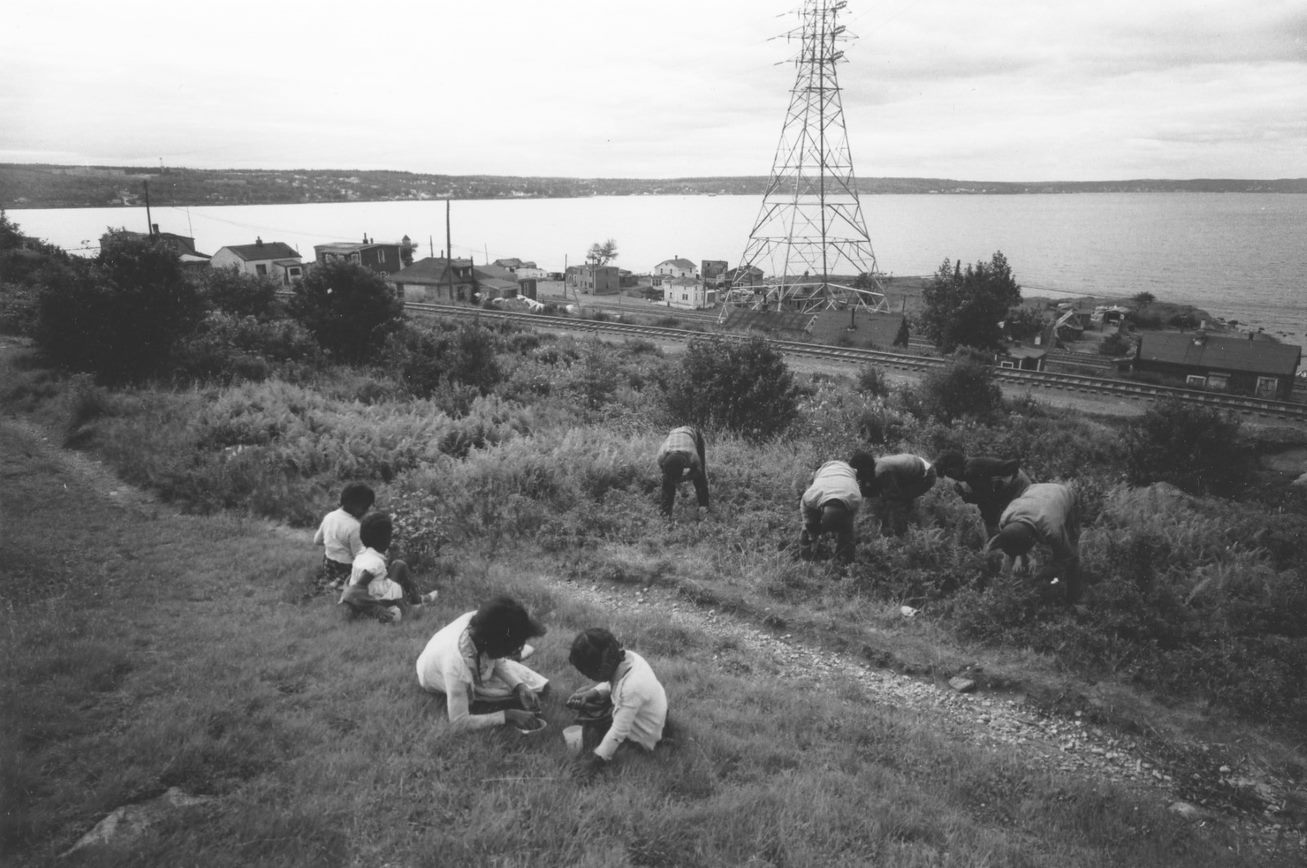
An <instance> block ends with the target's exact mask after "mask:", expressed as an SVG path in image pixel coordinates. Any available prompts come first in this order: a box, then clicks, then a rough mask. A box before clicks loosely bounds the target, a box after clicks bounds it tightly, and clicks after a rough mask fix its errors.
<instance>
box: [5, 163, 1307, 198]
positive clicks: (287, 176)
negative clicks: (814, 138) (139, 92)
mask: <svg viewBox="0 0 1307 868" xmlns="http://www.w3.org/2000/svg"><path fill="white" fill-rule="evenodd" d="M147 182H148V187H149V195H150V199H151V201H152V202H154V203H156V204H161V205H282V204H299V203H310V202H377V201H395V200H423V199H511V198H523V199H546V198H572V197H578V196H656V195H759V196H760V195H762V193H763V191H764V190H765V189H766V185H767V177H766V176H763V175H745V176H734V177H703V178H660V179H648V178H531V177H519V176H511V175H429V174H420V173H416V172H394V171H363V170H340V169H289V170H273V169H255V170H238V169H188V168H173V167H158V168H154V167H125V166H59V165H46V164H35V163H33V164H21V163H0V207H3V208H102V207H110V206H115V205H121V206H128V207H137V206H140V205H142V204H144V201H145V191H146V186H147ZM858 189H859V191H860V192H861V193H864V194H869V195H874V194H878V193H894V194H904V193H921V194H930V193H937V194H938V193H950V194H968V193H972V194H976V193H986V194H1020V193H1133V192H1200V193H1307V178H1290V179H1278V180H1270V181H1265V180H1263V181H1258V180H1237V179H1196V180H1183V181H1172V180H1148V179H1143V180H1128V181H1079V182H1071V181H1039V182H997V181H959V180H953V179H949V178H861V179H859V181H858Z"/></svg>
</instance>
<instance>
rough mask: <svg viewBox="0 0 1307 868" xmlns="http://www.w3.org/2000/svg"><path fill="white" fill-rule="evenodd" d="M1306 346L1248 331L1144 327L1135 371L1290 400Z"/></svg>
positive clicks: (1194, 383)
mask: <svg viewBox="0 0 1307 868" xmlns="http://www.w3.org/2000/svg"><path fill="white" fill-rule="evenodd" d="M1301 361H1302V347H1300V346H1296V345H1294V344H1281V343H1277V342H1275V341H1272V340H1267V339H1260V340H1259V339H1257V335H1254V334H1249V335H1247V336H1246V337H1244V336H1234V335H1217V334H1209V333H1207V332H1204V331H1196V332H1187V333H1185V332H1143V333H1142V334H1141V335H1140V337H1139V347H1138V349H1137V350H1136V351H1135V359H1134V370H1135V371H1136V372H1148V373H1155V374H1160V375H1161V376H1162V377H1163V378H1164V379H1170V380H1175V381H1177V383H1179V382H1183V384H1184V385H1186V386H1190V387H1197V388H1200V389H1215V390H1218V391H1222V392H1234V393H1237V394H1244V395H1256V396H1257V397H1259V398H1274V399H1279V400H1281V401H1287V400H1289V396H1290V394H1291V393H1292V392H1293V378H1294V373H1295V372H1296V371H1297V369H1298V365H1299V363H1300V362H1301Z"/></svg>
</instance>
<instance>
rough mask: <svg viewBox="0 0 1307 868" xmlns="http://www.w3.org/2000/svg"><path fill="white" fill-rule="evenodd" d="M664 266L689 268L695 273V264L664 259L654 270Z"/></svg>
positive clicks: (682, 260)
mask: <svg viewBox="0 0 1307 868" xmlns="http://www.w3.org/2000/svg"><path fill="white" fill-rule="evenodd" d="M664 265H671V266H674V267H676V268H688V269H690V270H691V271H694V263H693V262H691V261H690V260H688V259H680V258H677V259H664V260H663V261H662V262H660V263H658V264H657V265H655V266H654V268H662V267H663V266H664Z"/></svg>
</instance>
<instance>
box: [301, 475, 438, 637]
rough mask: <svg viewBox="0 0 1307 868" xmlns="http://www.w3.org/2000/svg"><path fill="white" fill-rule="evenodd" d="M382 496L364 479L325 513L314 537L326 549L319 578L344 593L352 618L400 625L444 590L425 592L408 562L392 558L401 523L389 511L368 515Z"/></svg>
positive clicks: (342, 597)
mask: <svg viewBox="0 0 1307 868" xmlns="http://www.w3.org/2000/svg"><path fill="white" fill-rule="evenodd" d="M376 499H377V497H376V494H375V493H374V492H373V491H372V489H371V487H369V486H367V485H364V484H363V483H361V482H351V483H350V484H349V485H346V486H345V488H344V489H343V490H342V491H341V493H340V507H339V508H338V509H334V510H332V511H331V512H329V513H327V514H326V516H324V517H323V519H322V524H320V525H319V526H318V532H317V533H316V534H314V536H313V543H314V545H320V546H322V552H323V554H322V567H321V569H320V571H319V573H318V577H319V583H320V584H321V585H323V586H324V587H325V588H326V589H328V590H332V591H335V590H339V591H340V599H339V601H338V602H339V604H340V605H342V606H345V607H346V609H347V611H349V613H350V614H351V616H354V615H361V616H364V617H369V618H375V619H376V620H378V621H380V622H381V623H383V624H395V623H398V622H399V621H400V620H402V619H403V616H404V613H405V612H409V613H415V612H419V611H421V608H422V607H423V606H425V605H426V604H428V603H432V602H435V599H436V597H437V596H438V594H439V592H438V591H431V592H430V593H427V594H423V593H421V592H420V591H418V589H417V586H416V585H415V584H414V583H413V578H412V575H411V574H410V572H409V568H408V564H406V563H405V562H404V561H402V560H395V561H393V562H389V563H388V562H387V559H386V552H387V551H388V550H389V549H390V543H391V540H392V539H393V537H394V534H395V527H394V523H393V522H392V521H391V519H390V516H389V515H388V514H387V513H384V512H374V513H372V514H371V515H368V514H367V513H368V510H370V509H371V508H372V505H373V504H374V503H375V502H376Z"/></svg>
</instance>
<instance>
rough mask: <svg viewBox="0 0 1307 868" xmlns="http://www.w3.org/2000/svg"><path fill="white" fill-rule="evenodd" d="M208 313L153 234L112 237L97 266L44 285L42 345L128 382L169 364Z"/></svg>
mask: <svg viewBox="0 0 1307 868" xmlns="http://www.w3.org/2000/svg"><path fill="white" fill-rule="evenodd" d="M202 314H203V302H202V300H201V299H200V297H199V294H198V293H197V292H196V291H195V289H194V288H193V287H192V286H191V284H190V283H189V282H188V281H187V280H186V279H185V278H184V276H183V274H182V270H181V262H180V260H179V259H178V257H177V254H176V253H174V252H173V251H171V250H170V249H168V248H167V247H165V246H163V245H162V244H158V243H156V242H154V241H152V240H150V239H146V238H119V239H117V240H115V241H113V242H112V243H109V244H106V246H105V247H104V248H103V249H102V250H101V252H100V256H99V259H98V260H97V261H96V263H95V265H94V267H92V268H91V269H82V270H78V271H69V272H66V273H64V274H63V275H61V276H60V277H59V279H57V280H56V281H55V282H53V283H51V284H50V285H49V286H47V287H46V288H45V289H44V291H42V293H41V297H40V301H39V312H38V321H37V330H36V340H37V344H38V346H39V347H40V348H41V350H42V352H44V353H45V355H46V357H47V358H48V359H49V360H50V361H51V362H53V363H54V364H55V365H57V366H59V367H62V368H66V369H69V370H74V371H84V372H87V373H91V374H94V375H95V376H96V377H97V379H99V380H101V381H104V382H110V383H113V382H126V381H132V380H139V379H143V378H146V377H149V376H152V375H157V374H161V373H164V372H166V371H168V370H169V369H170V368H171V366H172V364H173V362H174V356H175V353H176V350H177V349H178V347H179V346H181V344H182V343H183V342H184V341H185V340H187V339H188V338H189V337H190V335H191V334H192V333H193V332H194V330H195V327H196V325H197V324H198V323H199V321H200V318H201V316H202Z"/></svg>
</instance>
